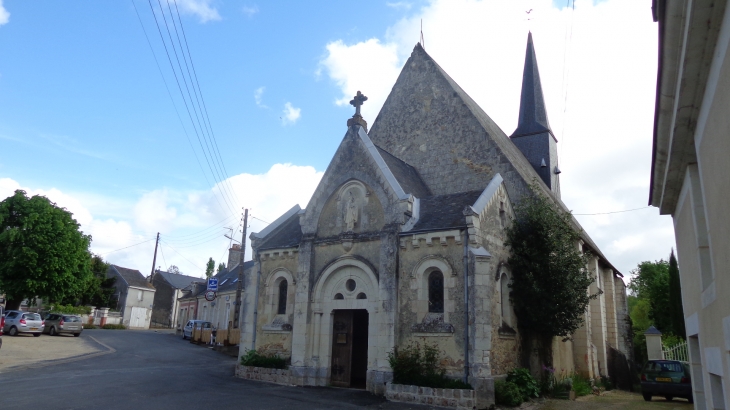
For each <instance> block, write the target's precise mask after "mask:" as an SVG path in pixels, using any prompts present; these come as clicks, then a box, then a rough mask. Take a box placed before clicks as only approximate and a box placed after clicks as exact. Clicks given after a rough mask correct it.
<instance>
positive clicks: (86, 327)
mask: <svg viewBox="0 0 730 410" xmlns="http://www.w3.org/2000/svg"><path fill="white" fill-rule="evenodd" d="M84 329H98V328H97V327H96V325H95V324H90V323H86V324H84Z"/></svg>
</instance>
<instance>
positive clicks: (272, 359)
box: [241, 350, 286, 369]
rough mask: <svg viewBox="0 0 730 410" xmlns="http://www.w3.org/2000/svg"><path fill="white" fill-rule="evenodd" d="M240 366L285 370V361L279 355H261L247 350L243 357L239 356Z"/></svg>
mask: <svg viewBox="0 0 730 410" xmlns="http://www.w3.org/2000/svg"><path fill="white" fill-rule="evenodd" d="M241 365H243V366H253V367H265V368H267V369H285V368H286V359H282V358H281V357H279V355H263V354H260V353H259V352H257V351H255V350H248V351H247V352H246V354H245V355H243V356H241Z"/></svg>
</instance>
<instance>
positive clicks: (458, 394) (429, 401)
mask: <svg viewBox="0 0 730 410" xmlns="http://www.w3.org/2000/svg"><path fill="white" fill-rule="evenodd" d="M385 398H386V399H388V400H390V401H397V402H401V403H414V404H426V405H432V406H441V407H450V408H455V409H464V410H466V409H469V410H471V409H473V408H474V407H475V406H476V392H475V391H474V390H467V389H436V388H431V387H418V386H409V385H405V384H394V383H388V384H387V387H386V390H385Z"/></svg>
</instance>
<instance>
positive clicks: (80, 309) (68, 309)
mask: <svg viewBox="0 0 730 410" xmlns="http://www.w3.org/2000/svg"><path fill="white" fill-rule="evenodd" d="M51 312H52V313H65V314H67V315H88V314H89V313H91V308H90V307H88V306H72V305H54V306H53V309H52V310H51Z"/></svg>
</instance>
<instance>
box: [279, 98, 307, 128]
mask: <svg viewBox="0 0 730 410" xmlns="http://www.w3.org/2000/svg"><path fill="white" fill-rule="evenodd" d="M283 113H284V114H283V116H282V118H281V123H282V124H284V125H288V124H294V123H296V122H297V120H299V117H301V116H302V109H301V108H296V107H294V106H292V105H291V103H289V102H288V103H286V104H284V111H283Z"/></svg>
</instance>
